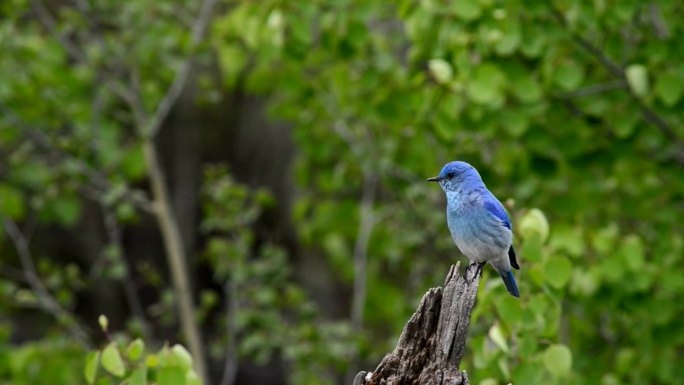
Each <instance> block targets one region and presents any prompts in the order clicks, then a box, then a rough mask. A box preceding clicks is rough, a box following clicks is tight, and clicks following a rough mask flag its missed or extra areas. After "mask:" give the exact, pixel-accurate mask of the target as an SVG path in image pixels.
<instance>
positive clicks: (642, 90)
mask: <svg viewBox="0 0 684 385" xmlns="http://www.w3.org/2000/svg"><path fill="white" fill-rule="evenodd" d="M625 76H626V77H627V83H628V84H629V87H630V88H631V89H632V92H634V94H635V95H637V96H645V95H646V94H647V93H648V71H647V70H646V67H645V66H643V65H641V64H632V65H630V66H628V67H627V69H626V70H625Z"/></svg>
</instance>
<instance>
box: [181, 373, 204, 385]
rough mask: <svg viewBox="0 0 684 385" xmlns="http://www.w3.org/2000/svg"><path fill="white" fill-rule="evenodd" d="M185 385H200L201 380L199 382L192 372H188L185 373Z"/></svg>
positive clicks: (195, 374)
mask: <svg viewBox="0 0 684 385" xmlns="http://www.w3.org/2000/svg"><path fill="white" fill-rule="evenodd" d="M185 385H202V380H200V378H199V376H198V375H197V373H195V371H194V370H188V372H187V373H185Z"/></svg>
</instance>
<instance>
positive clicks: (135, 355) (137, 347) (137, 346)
mask: <svg viewBox="0 0 684 385" xmlns="http://www.w3.org/2000/svg"><path fill="white" fill-rule="evenodd" d="M144 350H145V343H144V342H143V340H141V339H140V338H136V339H134V340H133V341H131V343H130V344H128V348H126V355H127V356H128V359H129V360H131V361H138V360H139V359H140V357H142V353H143V351H144Z"/></svg>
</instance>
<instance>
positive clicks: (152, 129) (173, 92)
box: [140, 0, 216, 138]
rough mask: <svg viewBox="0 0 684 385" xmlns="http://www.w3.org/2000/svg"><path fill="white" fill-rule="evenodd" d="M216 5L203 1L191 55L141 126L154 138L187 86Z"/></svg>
mask: <svg viewBox="0 0 684 385" xmlns="http://www.w3.org/2000/svg"><path fill="white" fill-rule="evenodd" d="M215 5H216V0H204V2H203V3H202V8H200V13H199V15H198V16H197V19H196V20H195V23H194V24H193V26H192V41H191V48H190V56H189V57H188V58H187V59H186V60H185V61H184V62H183V64H181V66H180V69H179V70H178V72H177V73H176V77H175V79H174V80H173V83H172V84H171V87H170V88H169V90H168V91H167V92H166V95H164V98H163V99H162V101H161V102H160V103H159V105H158V106H157V110H156V111H155V113H154V115H153V116H152V119H151V121H150V122H149V124H148V125H147V127H140V128H142V129H143V130H144V132H145V133H147V134H148V135H149V136H150V137H152V138H154V137H155V136H156V135H157V133H158V132H159V129H160V128H161V125H162V123H164V120H165V119H166V117H167V116H168V115H169V113H170V112H171V107H173V105H174V104H176V100H178V97H179V96H180V94H181V92H183V89H184V88H185V84H186V83H187V80H188V75H190V71H191V70H192V66H193V63H194V59H195V57H194V55H195V50H196V49H197V46H198V45H199V43H200V41H201V40H202V38H203V37H204V34H205V32H206V30H207V26H208V25H209V21H210V20H211V15H212V12H213V10H214V6H215ZM148 130H149V131H148Z"/></svg>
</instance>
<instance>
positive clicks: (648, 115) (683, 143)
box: [551, 5, 684, 148]
mask: <svg viewBox="0 0 684 385" xmlns="http://www.w3.org/2000/svg"><path fill="white" fill-rule="evenodd" d="M551 12H552V13H553V15H554V16H555V17H556V19H557V20H558V22H559V23H560V24H561V25H562V26H563V27H564V28H566V30H568V33H569V34H570V36H571V37H572V39H573V40H574V41H575V43H577V44H578V45H579V46H580V47H582V48H583V49H584V50H585V51H587V52H589V53H590V54H591V55H592V56H594V58H595V59H597V60H598V61H599V62H600V63H601V64H602V65H603V66H604V67H605V68H606V70H608V72H610V73H611V74H612V75H613V76H615V77H616V78H618V79H620V80H625V81H626V80H627V76H626V75H625V71H624V69H623V68H622V67H621V66H620V65H618V64H617V63H616V62H614V61H613V60H611V59H610V58H609V57H608V56H607V55H606V54H604V53H603V51H601V49H599V48H598V47H597V46H595V45H594V44H592V43H591V42H590V41H589V40H587V39H585V38H584V37H582V36H581V35H579V34H578V33H576V32H574V31H571V30H570V28H569V26H568V23H567V22H566V21H565V17H564V16H563V13H562V12H561V11H559V10H558V9H557V8H556V7H554V6H553V5H551ZM629 95H630V97H631V98H632V99H633V100H634V101H635V102H636V103H637V104H638V105H639V108H640V109H641V113H642V115H643V117H644V120H646V121H647V122H648V123H650V124H652V125H653V126H655V127H656V128H657V129H658V130H659V131H660V132H661V133H662V134H663V135H665V136H666V137H667V138H668V139H669V140H671V141H672V142H674V143H675V144H677V146H679V147H680V148H684V139H682V138H681V137H680V136H679V135H677V133H676V132H675V131H674V129H673V128H672V127H671V126H670V124H669V123H668V122H667V121H666V120H665V119H664V118H663V117H661V116H660V115H659V114H658V113H656V112H655V111H654V110H653V109H652V108H651V107H649V106H648V105H647V104H646V102H644V100H643V99H642V98H640V97H639V96H638V95H636V94H635V93H634V92H633V91H632V90H631V89H629Z"/></svg>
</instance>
